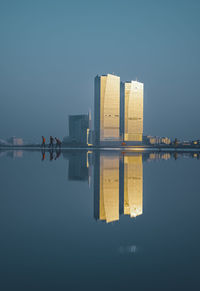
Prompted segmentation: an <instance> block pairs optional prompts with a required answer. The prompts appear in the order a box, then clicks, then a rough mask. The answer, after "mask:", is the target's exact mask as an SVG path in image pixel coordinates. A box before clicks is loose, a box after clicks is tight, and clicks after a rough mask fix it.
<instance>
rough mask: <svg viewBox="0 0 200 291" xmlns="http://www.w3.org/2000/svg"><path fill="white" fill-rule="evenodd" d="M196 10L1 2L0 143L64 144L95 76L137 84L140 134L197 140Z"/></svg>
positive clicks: (157, 4)
mask: <svg viewBox="0 0 200 291" xmlns="http://www.w3.org/2000/svg"><path fill="white" fill-rule="evenodd" d="M199 10H200V1H195V0H192V1H191V0H190V1H184V0H181V1H179V0H173V1H162V0H159V1H153V0H151V1H149V0H146V1H144V0H138V1H134V0H132V1H128V0H124V1H117V0H115V1H108V0H107V1H104V0H102V1H95V0H92V1H68V0H66V1H64V0H63V1H62V0H34V1H31V0H18V1H14V0H13V1H12V0H0V137H3V138H7V137H9V136H12V135H16V136H21V137H25V138H27V139H30V140H31V139H33V140H40V136H41V135H42V134H44V135H45V136H48V135H50V134H52V135H54V136H60V137H62V136H64V135H66V132H67V116H68V115H69V114H75V113H85V112H87V111H88V109H89V108H91V109H92V106H93V89H94V88H93V86H94V82H93V79H94V76H95V75H96V74H97V73H98V74H103V73H113V72H114V73H115V74H117V75H119V76H120V77H121V79H122V80H130V79H136V78H137V79H138V80H139V81H142V82H144V84H145V96H144V97H145V100H144V133H145V134H151V135H161V136H170V137H173V138H174V137H184V138H198V137H200V130H199V124H200V115H199V106H200V98H199V97H200V93H199V92H200V89H199V76H200V66H199V59H200V54H199V51H200V37H199V29H200V18H199Z"/></svg>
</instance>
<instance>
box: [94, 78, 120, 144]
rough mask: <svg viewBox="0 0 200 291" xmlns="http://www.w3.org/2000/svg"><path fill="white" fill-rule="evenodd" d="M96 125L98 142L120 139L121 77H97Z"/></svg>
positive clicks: (96, 139)
mask: <svg viewBox="0 0 200 291" xmlns="http://www.w3.org/2000/svg"><path fill="white" fill-rule="evenodd" d="M94 126H95V141H96V143H97V144H98V143H100V142H104V141H117V140H120V77H118V76H115V75H111V74H108V75H102V76H97V77H96V78H95V102H94Z"/></svg>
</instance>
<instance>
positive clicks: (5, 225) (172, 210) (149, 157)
mask: <svg viewBox="0 0 200 291" xmlns="http://www.w3.org/2000/svg"><path fill="white" fill-rule="evenodd" d="M0 186H1V195H0V207H1V209H0V290H3V291H7V290H21V291H23V290H83V289H85V290H124V289H125V288H126V289H127V290H199V288H198V286H199V284H200V276H199V273H200V267H199V265H200V263H199V260H200V230H199V222H200V211H199V208H200V160H199V156H198V154H196V153H191V154H190V153H185V154H179V153H178V154H177V153H176V154H173V153H171V154H170V153H153V152H152V153H135V152H134V153H133V152H132V153H131V152H126V151H125V152H120V151H114V152H113V151H101V152H92V151H89V152H87V151H73V152H72V151H71V152H70V151H65V152H59V151H57V152H55V151H54V152H48V151H47V152H40V151H35V152H34V151H24V152H23V151H0Z"/></svg>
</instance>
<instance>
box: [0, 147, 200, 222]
mask: <svg viewBox="0 0 200 291" xmlns="http://www.w3.org/2000/svg"><path fill="white" fill-rule="evenodd" d="M23 152H24V151H22V150H20V151H17V150H14V151H9V150H6V151H3V150H1V151H0V157H3V156H4V157H5V156H8V157H12V158H23ZM27 152H28V151H27ZM30 152H31V151H30ZM41 153H42V162H48V161H50V160H51V159H50V157H51V155H53V159H52V160H51V162H56V160H57V158H58V157H60V155H62V156H63V158H64V159H67V160H68V162H67V163H68V175H67V178H68V180H69V181H88V183H89V185H92V186H93V195H94V218H95V219H96V220H100V221H105V222H107V223H109V222H114V221H118V220H119V219H120V215H129V216H130V217H131V218H135V217H137V216H140V215H142V214H143V163H144V162H149V161H156V160H161V159H162V160H168V159H170V158H173V159H174V160H177V159H179V157H189V158H194V159H199V153H198V152H184V153H181V152H178V151H174V152H164V151H163V152H162V151H154V152H139V153H138V152H131V151H117V150H116V151H114V150H113V151H87V150H80V151H60V150H59V151H50V150H44V151H41ZM45 155H46V156H45Z"/></svg>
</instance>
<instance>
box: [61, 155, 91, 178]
mask: <svg viewBox="0 0 200 291" xmlns="http://www.w3.org/2000/svg"><path fill="white" fill-rule="evenodd" d="M63 157H64V158H66V159H68V160H69V166H68V179H69V180H71V181H76V180H78V181H87V180H88V171H89V169H88V164H87V152H86V151H77V152H74V151H73V152H63Z"/></svg>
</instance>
